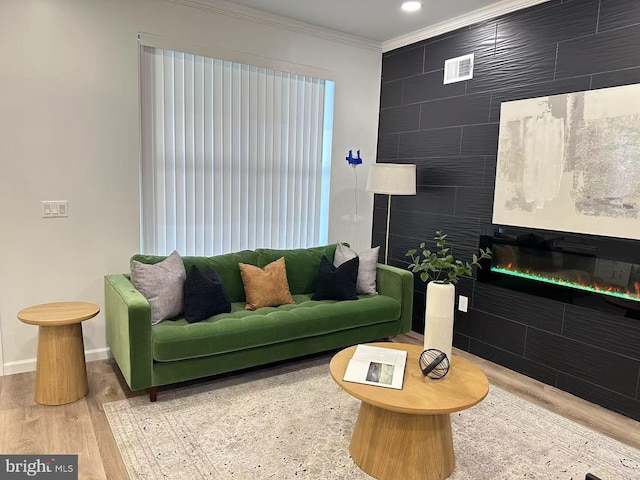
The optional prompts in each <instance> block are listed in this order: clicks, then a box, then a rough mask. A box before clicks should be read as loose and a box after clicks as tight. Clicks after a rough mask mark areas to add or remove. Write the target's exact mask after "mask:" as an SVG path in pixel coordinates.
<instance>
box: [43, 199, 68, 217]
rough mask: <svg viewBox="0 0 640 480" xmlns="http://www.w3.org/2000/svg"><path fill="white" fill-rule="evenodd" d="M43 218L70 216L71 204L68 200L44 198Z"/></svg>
mask: <svg viewBox="0 0 640 480" xmlns="http://www.w3.org/2000/svg"><path fill="white" fill-rule="evenodd" d="M40 204H41V205H42V218H59V217H68V216H69V205H68V202H67V200H43V201H41V202H40Z"/></svg>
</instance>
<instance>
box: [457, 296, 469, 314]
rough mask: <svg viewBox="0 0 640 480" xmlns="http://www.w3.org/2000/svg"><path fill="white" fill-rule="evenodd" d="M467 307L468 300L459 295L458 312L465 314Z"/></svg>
mask: <svg viewBox="0 0 640 480" xmlns="http://www.w3.org/2000/svg"><path fill="white" fill-rule="evenodd" d="M468 306H469V298H468V297H465V296H464V295H460V296H459V297H458V310H460V311H461V312H466V311H467V307H468Z"/></svg>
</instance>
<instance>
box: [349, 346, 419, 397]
mask: <svg viewBox="0 0 640 480" xmlns="http://www.w3.org/2000/svg"><path fill="white" fill-rule="evenodd" d="M406 363H407V352H406V351H404V350H394V349H391V348H381V347H370V346H368V345H358V346H357V347H356V351H355V353H354V354H353V357H352V358H351V360H349V364H348V365H347V370H346V371H345V372H344V378H343V380H344V381H345V382H355V383H364V384H366V385H375V386H377V387H386V388H395V389H397V390H402V381H403V379H404V366H405V364H406Z"/></svg>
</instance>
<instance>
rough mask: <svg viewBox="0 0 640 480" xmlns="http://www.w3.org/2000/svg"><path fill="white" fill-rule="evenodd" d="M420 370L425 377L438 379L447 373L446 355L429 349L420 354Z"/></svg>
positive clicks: (447, 361)
mask: <svg viewBox="0 0 640 480" xmlns="http://www.w3.org/2000/svg"><path fill="white" fill-rule="evenodd" d="M418 363H419V365H420V370H421V371H422V374H423V375H424V376H425V377H428V378H433V379H436V380H437V379H439V378H442V377H444V376H445V375H446V374H447V373H449V359H448V358H447V354H446V353H444V352H441V351H440V350H438V349H436V348H430V349H429V350H425V351H424V352H422V353H421V354H420V358H419V359H418Z"/></svg>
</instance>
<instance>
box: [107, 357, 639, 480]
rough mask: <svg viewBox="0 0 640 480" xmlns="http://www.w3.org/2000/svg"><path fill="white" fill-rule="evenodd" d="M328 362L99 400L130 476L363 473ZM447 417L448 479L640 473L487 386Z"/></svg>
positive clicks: (151, 479) (630, 462) (277, 477)
mask: <svg viewBox="0 0 640 480" xmlns="http://www.w3.org/2000/svg"><path fill="white" fill-rule="evenodd" d="M329 360H330V357H327V356H323V357H319V358H314V359H310V360H309V359H307V360H300V361H296V362H293V363H289V364H285V365H280V366H277V367H270V368H265V369H260V370H256V371H253V372H249V373H246V372H245V373H242V374H239V375H235V376H232V377H227V378H222V379H217V380H213V381H209V382H205V383H199V384H197V385H196V386H189V387H183V388H177V389H172V390H168V391H161V392H160V394H159V395H158V401H157V402H156V403H151V402H149V398H148V397H147V396H142V397H135V398H131V399H127V400H120V401H116V402H112V403H107V404H105V405H104V410H105V413H106V415H107V418H108V420H109V424H110V426H111V430H112V431H113V434H114V436H115V439H116V442H117V444H118V447H119V449H120V452H121V454H122V458H123V460H124V463H125V465H126V467H127V470H128V472H129V475H130V477H131V479H133V480H139V479H140V480H155V479H180V480H182V479H188V480H197V479H216V480H227V479H243V480H244V479H252V480H254V479H255V480H261V479H274V480H288V479H295V478H304V479H314V480H315V479H317V480H329V479H345V480H347V479H348V480H358V479H370V478H371V477H370V476H368V475H366V474H365V473H363V472H362V471H361V470H360V469H359V468H358V467H357V466H356V465H355V464H354V463H353V461H352V460H351V458H350V457H349V441H350V437H351V432H352V430H353V426H354V423H355V420H356V417H357V413H358V408H359V401H358V400H356V399H354V398H353V397H351V396H350V395H348V394H347V393H345V392H344V391H343V390H341V389H340V388H339V387H338V386H337V385H336V384H335V382H334V381H333V380H332V379H331V376H330V374H329ZM451 420H452V429H453V438H454V445H455V453H456V469H455V471H454V473H453V474H452V475H451V477H450V479H452V480H508V479H518V480H520V479H540V480H551V479H562V480H569V479H573V480H583V479H584V478H585V474H586V473H587V472H590V473H593V474H594V475H597V476H598V477H600V478H601V479H602V480H625V479H628V480H632V479H635V480H637V479H640V450H636V449H633V448H630V447H628V446H626V445H624V444H622V443H620V442H617V441H615V440H612V439H610V438H608V437H606V436H604V435H602V434H599V433H597V432H594V431H592V430H589V429H587V428H585V427H582V426H581V425H579V424H577V423H575V422H572V421H570V420H567V419H565V418H564V417H561V416H559V415H556V414H554V413H552V412H550V411H547V410H545V409H543V408H541V407H538V406H537V405H534V404H532V403H530V402H527V401H525V400H522V399H521V398H519V397H517V396H515V395H512V394H510V393H508V392H506V391H504V390H501V389H500V388H497V387H495V386H491V389H490V392H489V395H488V396H487V398H486V399H485V400H484V401H483V402H481V403H480V404H479V405H476V406H475V407H473V408H471V409H469V410H465V411H463V412H460V413H456V414H452V416H451ZM398 480H414V479H398ZM415 480H419V479H415Z"/></svg>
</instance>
